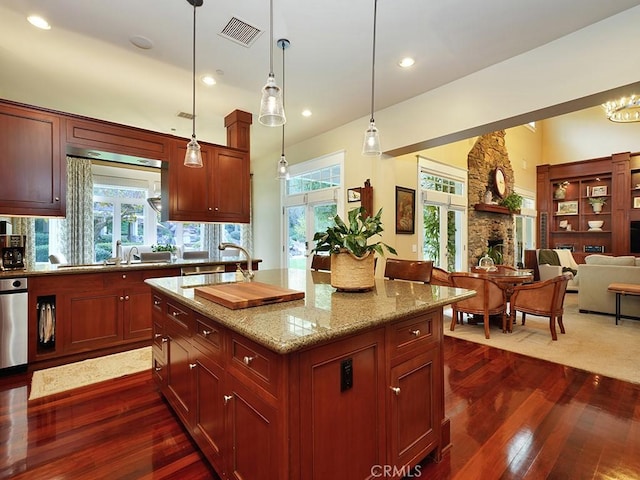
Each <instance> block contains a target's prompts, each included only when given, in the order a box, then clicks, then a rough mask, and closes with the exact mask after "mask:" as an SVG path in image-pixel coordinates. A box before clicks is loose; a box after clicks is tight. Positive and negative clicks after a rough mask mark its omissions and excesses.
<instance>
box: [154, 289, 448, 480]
mask: <svg viewBox="0 0 640 480" xmlns="http://www.w3.org/2000/svg"><path fill="white" fill-rule="evenodd" d="M153 309H154V322H153V325H154V327H153V328H154V343H153V345H154V348H153V354H154V366H157V367H158V369H159V370H158V372H157V374H156V377H155V378H156V382H157V383H158V385H159V388H160V391H161V392H162V394H163V395H164V396H165V398H166V399H167V401H168V402H169V404H170V405H171V407H172V408H173V409H174V410H175V412H176V414H177V415H178V417H179V418H180V420H181V421H182V423H183V424H184V426H185V427H186V428H187V429H188V430H189V432H190V433H191V435H192V437H193V438H194V439H195V441H196V442H197V444H198V446H199V447H200V449H201V450H202V452H203V454H204V455H205V457H206V458H207V459H208V461H209V462H210V463H211V465H212V466H213V467H214V469H215V470H216V471H217V472H218V474H219V475H220V476H221V478H233V479H238V480H240V479H242V480H253V479H255V480H262V479H282V480H285V479H296V480H298V479H309V480H311V479H314V480H325V479H327V478H331V479H332V480H341V479H344V480H354V479H367V478H375V477H376V476H377V477H379V476H381V475H382V473H384V475H385V478H396V479H400V478H403V477H405V476H407V475H409V474H410V473H411V470H410V469H411V468H412V467H415V466H416V465H417V464H418V463H419V462H420V461H422V460H423V459H424V458H425V457H426V456H428V455H429V454H433V455H434V456H435V457H436V459H439V456H440V453H441V451H442V448H443V447H445V445H442V438H443V432H442V427H441V426H442V425H443V423H444V385H443V374H442V312H441V311H439V312H438V311H434V312H429V313H427V314H423V315H418V316H414V317H411V318H408V319H403V320H400V321H396V322H394V323H392V324H389V325H386V326H381V327H378V328H375V329H372V330H369V331H366V332H363V333H359V334H355V335H352V336H349V337H346V338H342V339H338V340H334V341H331V342H329V343H325V344H321V345H318V346H314V347H311V348H308V349H306V350H304V351H300V352H293V353H290V354H287V355H279V354H277V353H275V352H272V351H270V350H268V349H265V348H264V347H262V346H260V345H258V344H256V343H255V342H253V341H251V340H249V339H247V338H246V337H243V336H241V335H239V334H238V333H236V332H233V331H231V330H229V329H227V328H226V327H224V326H222V325H221V324H219V323H218V322H216V320H215V319H212V318H209V317H205V316H203V315H201V314H200V313H198V312H195V311H193V310H191V309H190V308H189V307H188V306H186V305H183V304H182V303H176V301H175V300H174V299H173V298H168V297H164V296H163V294H161V293H159V292H156V291H154V293H153ZM165 365H166V370H165ZM446 438H448V437H446ZM389 471H391V472H392V473H389Z"/></svg>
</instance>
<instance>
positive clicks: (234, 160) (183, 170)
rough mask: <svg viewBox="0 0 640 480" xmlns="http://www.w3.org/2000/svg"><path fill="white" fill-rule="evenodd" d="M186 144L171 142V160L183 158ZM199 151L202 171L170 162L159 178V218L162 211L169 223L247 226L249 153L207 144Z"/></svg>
mask: <svg viewBox="0 0 640 480" xmlns="http://www.w3.org/2000/svg"><path fill="white" fill-rule="evenodd" d="M186 145H187V144H186V141H184V142H183V141H179V140H175V141H174V142H173V148H172V158H174V159H182V158H184V155H185V152H186ZM201 148H202V162H203V164H204V166H203V168H190V167H185V166H184V165H183V164H182V161H173V162H171V163H170V164H169V170H168V175H163V219H164V215H165V214H164V212H165V211H166V212H167V214H166V215H167V218H166V219H167V220H172V221H187V222H190V221H196V222H227V223H249V202H250V172H249V153H248V152H246V151H242V150H236V149H232V148H225V147H219V146H212V145H208V144H201ZM167 184H168V195H165V194H164V191H166V190H167V188H166V187H167ZM165 198H166V200H165Z"/></svg>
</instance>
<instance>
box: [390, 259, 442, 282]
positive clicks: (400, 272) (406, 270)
mask: <svg viewBox="0 0 640 480" xmlns="http://www.w3.org/2000/svg"><path fill="white" fill-rule="evenodd" d="M432 270H433V262H432V261H431V260H403V259H400V258H387V260H386V262H385V265H384V276H385V277H386V278H388V279H390V280H409V281H413V282H422V283H429V282H430V281H431V271H432Z"/></svg>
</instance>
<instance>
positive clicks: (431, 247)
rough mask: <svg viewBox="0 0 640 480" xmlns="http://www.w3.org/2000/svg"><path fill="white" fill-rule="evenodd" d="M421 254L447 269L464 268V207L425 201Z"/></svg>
mask: <svg viewBox="0 0 640 480" xmlns="http://www.w3.org/2000/svg"><path fill="white" fill-rule="evenodd" d="M422 213H423V219H422V220H423V242H422V258H423V259H425V260H432V261H433V264H434V265H435V266H437V267H440V268H444V269H445V270H447V271H449V272H461V271H464V270H466V261H465V260H466V242H465V241H464V238H466V234H465V230H466V217H467V215H466V210H465V209H462V208H452V207H451V206H448V205H443V204H437V203H426V202H425V203H424V204H423V207H422Z"/></svg>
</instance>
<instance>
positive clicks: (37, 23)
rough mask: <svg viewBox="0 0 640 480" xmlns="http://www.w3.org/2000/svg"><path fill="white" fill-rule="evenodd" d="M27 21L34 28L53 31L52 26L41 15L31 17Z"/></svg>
mask: <svg viewBox="0 0 640 480" xmlns="http://www.w3.org/2000/svg"><path fill="white" fill-rule="evenodd" d="M27 20H28V21H29V23H30V24H31V25H33V26H34V27H38V28H40V29H42V30H51V25H49V22H47V21H46V20H45V19H44V18H42V17H41V16H39V15H29V16H28V17H27Z"/></svg>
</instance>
